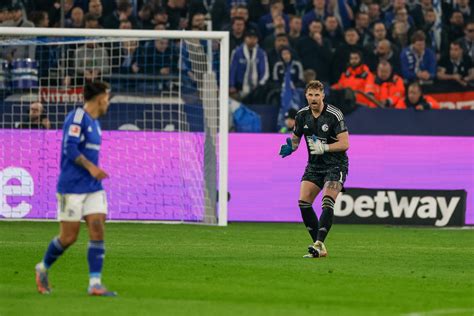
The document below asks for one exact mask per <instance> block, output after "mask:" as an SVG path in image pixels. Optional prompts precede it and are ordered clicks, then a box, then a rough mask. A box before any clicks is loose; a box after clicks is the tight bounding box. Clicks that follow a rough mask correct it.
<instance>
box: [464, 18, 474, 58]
mask: <svg viewBox="0 0 474 316" xmlns="http://www.w3.org/2000/svg"><path fill="white" fill-rule="evenodd" d="M464 34H465V36H464V37H463V38H462V39H461V44H462V47H463V50H464V53H465V54H467V55H468V56H469V57H471V61H472V62H473V63H474V21H469V22H467V24H466V26H465V27H464Z"/></svg>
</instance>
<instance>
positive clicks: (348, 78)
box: [331, 51, 374, 104]
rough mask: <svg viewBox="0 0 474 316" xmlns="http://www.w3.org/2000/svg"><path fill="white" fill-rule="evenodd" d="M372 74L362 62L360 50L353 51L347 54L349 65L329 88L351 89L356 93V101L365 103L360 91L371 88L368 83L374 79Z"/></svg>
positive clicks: (365, 100)
mask: <svg viewBox="0 0 474 316" xmlns="http://www.w3.org/2000/svg"><path fill="white" fill-rule="evenodd" d="M373 76H374V75H373V74H372V73H371V72H370V69H369V67H368V66H367V65H365V64H364V63H363V55H362V52H360V51H354V52H351V53H350V55H349V67H348V68H347V69H346V71H345V72H344V73H343V74H341V77H340V78H339V81H338V82H337V83H335V84H334V85H332V87H331V88H333V89H336V90H339V89H351V90H352V91H354V92H355V93H356V102H357V103H360V104H367V98H365V97H364V96H363V95H362V94H361V93H360V92H362V93H364V92H365V91H366V90H368V91H371V90H372V88H371V87H370V84H371V83H372V82H373V81H374V79H373Z"/></svg>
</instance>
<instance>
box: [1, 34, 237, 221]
mask: <svg viewBox="0 0 474 316" xmlns="http://www.w3.org/2000/svg"><path fill="white" fill-rule="evenodd" d="M18 30H19V29H17V28H0V34H1V36H0V63H1V66H0V116H1V122H0V152H1V155H0V181H1V182H0V193H1V194H0V195H2V200H1V201H0V203H1V204H0V218H2V217H3V218H30V219H33V218H37V219H54V218H56V200H55V192H56V181H57V177H58V174H59V158H60V144H61V137H62V126H63V122H64V119H65V117H66V115H67V114H68V113H69V112H70V111H72V110H73V109H74V108H76V107H80V106H82V105H83V98H82V92H83V87H84V84H85V83H86V82H89V81H93V80H103V81H106V82H108V83H110V85H111V88H112V92H111V94H112V97H111V103H110V107H109V110H108V113H107V114H106V115H105V116H104V117H102V118H100V119H99V121H100V124H101V128H102V145H101V149H100V150H101V152H100V165H101V167H102V168H103V169H105V170H106V171H107V172H108V174H109V175H110V178H109V179H108V180H105V181H104V187H105V190H106V192H107V196H108V204H109V214H108V219H109V220H131V221H134V220H137V221H172V222H191V223H205V224H217V225H226V224H227V133H228V99H227V95H228V56H229V53H228V35H227V33H225V32H191V31H134V30H98V29H81V30H79V29H40V28H36V29H34V28H31V29H25V28H22V29H21V33H19V32H18Z"/></svg>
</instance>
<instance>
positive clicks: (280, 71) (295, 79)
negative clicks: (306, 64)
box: [272, 46, 304, 87]
mask: <svg viewBox="0 0 474 316" xmlns="http://www.w3.org/2000/svg"><path fill="white" fill-rule="evenodd" d="M287 72H289V73H290V76H291V82H292V83H293V86H294V87H303V80H304V78H303V65H302V64H301V62H300V61H298V60H296V59H294V57H293V52H292V50H291V49H290V47H288V46H285V47H283V48H282V49H280V60H279V61H277V62H276V64H275V65H274V66H273V71H272V74H273V75H272V79H273V81H274V82H275V83H276V84H277V85H278V86H281V84H283V82H284V80H285V75H286V74H287Z"/></svg>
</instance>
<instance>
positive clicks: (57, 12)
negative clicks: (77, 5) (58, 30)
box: [48, 0, 74, 27]
mask: <svg viewBox="0 0 474 316" xmlns="http://www.w3.org/2000/svg"><path fill="white" fill-rule="evenodd" d="M73 8H74V0H64V17H65V19H69V18H70V17H71V11H72V9H73ZM48 15H49V23H50V24H49V25H50V26H52V27H61V25H59V23H60V21H61V0H54V4H53V5H52V6H51V8H50V11H49V12H48Z"/></svg>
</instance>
